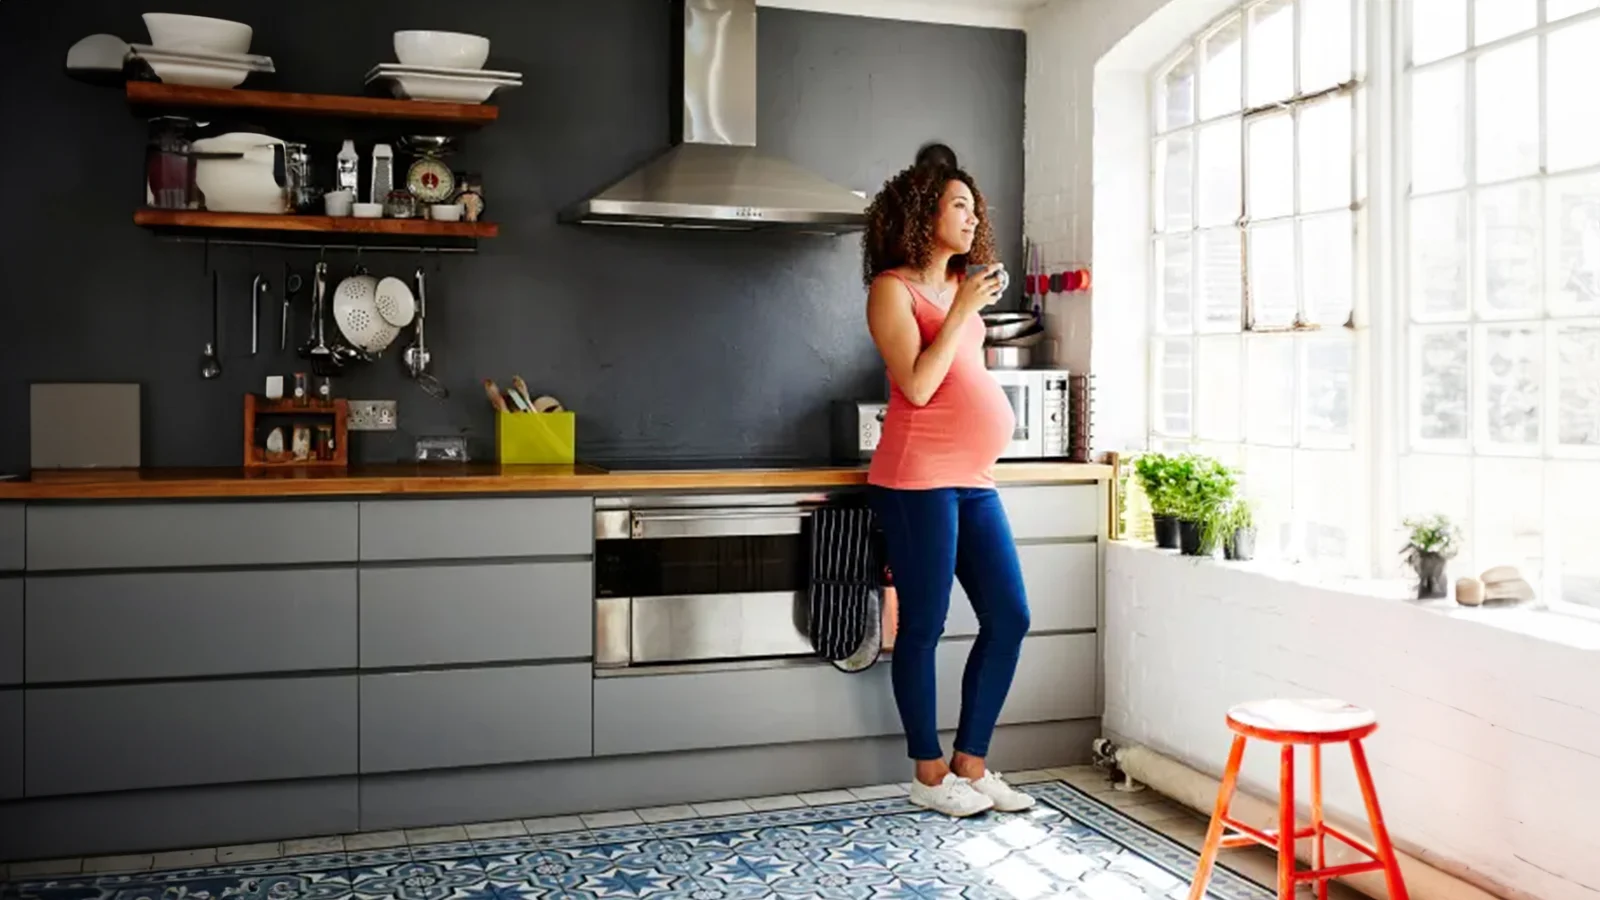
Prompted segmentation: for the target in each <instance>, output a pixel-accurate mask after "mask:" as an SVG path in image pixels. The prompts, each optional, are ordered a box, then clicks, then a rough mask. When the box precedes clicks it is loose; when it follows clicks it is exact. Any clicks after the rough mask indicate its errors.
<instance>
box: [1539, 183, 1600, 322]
mask: <svg viewBox="0 0 1600 900" xmlns="http://www.w3.org/2000/svg"><path fill="white" fill-rule="evenodd" d="M1549 184H1550V187H1549V190H1550V193H1549V200H1548V202H1547V204H1546V206H1545V213H1546V215H1547V216H1548V222H1549V225H1548V228H1549V230H1548V231H1547V232H1546V234H1547V235H1548V239H1547V243H1548V246H1547V248H1546V250H1547V252H1548V255H1549V257H1550V269H1549V272H1548V278H1549V280H1548V282H1546V286H1547V287H1548V289H1549V291H1550V306H1551V311H1552V312H1554V313H1558V314H1560V313H1567V314H1572V313H1582V314H1586V315H1594V314H1596V313H1600V175H1580V176H1575V177H1571V178H1556V179H1551V181H1550V183H1549Z"/></svg>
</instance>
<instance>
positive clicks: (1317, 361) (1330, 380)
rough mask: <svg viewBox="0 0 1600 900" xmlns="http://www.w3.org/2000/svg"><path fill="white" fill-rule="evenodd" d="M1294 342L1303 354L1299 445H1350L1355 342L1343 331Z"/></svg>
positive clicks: (1298, 336) (1309, 335) (1297, 338)
mask: <svg viewBox="0 0 1600 900" xmlns="http://www.w3.org/2000/svg"><path fill="white" fill-rule="evenodd" d="M1294 341H1295V342H1296V343H1298V344H1299V345H1300V352H1301V369H1300V372H1301V375H1300V442H1301V443H1302V444H1305V445H1309V446H1313V447H1348V446H1350V415H1351V413H1350V407H1351V403H1352V400H1351V398H1352V397H1353V396H1354V393H1355V388H1354V385H1353V384H1352V377H1353V372H1354V371H1355V341H1354V340H1353V339H1352V338H1351V336H1350V335H1348V334H1345V333H1342V332H1334V333H1331V334H1304V335H1297V336H1296V337H1295V338H1294Z"/></svg>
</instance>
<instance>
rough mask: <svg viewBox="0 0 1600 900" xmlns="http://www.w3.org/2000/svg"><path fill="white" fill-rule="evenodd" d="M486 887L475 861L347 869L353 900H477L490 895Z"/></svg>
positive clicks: (412, 862) (414, 862)
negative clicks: (348, 870) (354, 899)
mask: <svg viewBox="0 0 1600 900" xmlns="http://www.w3.org/2000/svg"><path fill="white" fill-rule="evenodd" d="M488 884H489V877H488V875H487V874H486V873H485V872H484V867H483V864H482V863H481V862H479V861H478V860H477V859H476V858H473V859H454V860H426V861H417V860H408V861H406V862H399V863H389V864H384V865H371V866H352V867H351V868H350V887H351V891H352V892H353V893H354V895H355V898H356V900H389V898H394V900H476V898H488V897H490V896H491V895H492V893H493V892H492V891H490V890H489V886H488Z"/></svg>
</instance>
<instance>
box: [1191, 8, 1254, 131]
mask: <svg viewBox="0 0 1600 900" xmlns="http://www.w3.org/2000/svg"><path fill="white" fill-rule="evenodd" d="M1200 48H1201V53H1202V54H1203V56H1204V57H1205V68H1204V69H1203V70H1202V71H1201V73H1200V118H1202V119H1210V118H1214V117H1216V116H1220V115H1222V114H1224V113H1231V112H1234V111H1236V110H1238V109H1239V91H1240V86H1241V79H1242V78H1243V70H1242V67H1241V66H1240V57H1241V55H1242V54H1243V52H1244V48H1243V46H1241V44H1240V28H1239V17H1238V16H1234V17H1233V18H1231V19H1229V20H1228V21H1226V22H1224V23H1222V25H1221V26H1219V27H1218V28H1217V30H1216V31H1215V32H1212V34H1211V35H1210V36H1209V37H1207V38H1206V39H1205V40H1204V41H1203V42H1201V45H1200Z"/></svg>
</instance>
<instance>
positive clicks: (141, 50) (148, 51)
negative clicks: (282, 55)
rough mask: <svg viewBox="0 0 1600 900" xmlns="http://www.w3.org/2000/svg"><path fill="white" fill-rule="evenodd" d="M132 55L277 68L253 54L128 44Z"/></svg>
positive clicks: (258, 69)
mask: <svg viewBox="0 0 1600 900" xmlns="http://www.w3.org/2000/svg"><path fill="white" fill-rule="evenodd" d="M128 48H129V49H130V50H132V51H133V55H134V56H137V57H139V58H141V59H149V58H151V57H156V58H158V59H165V60H168V61H170V62H185V63H213V64H217V65H226V66H248V67H250V68H251V69H252V70H253V71H256V72H275V71H277V68H276V67H275V66H274V65H273V63H272V57H270V56H257V55H255V54H253V53H196V52H192V51H189V50H166V49H163V48H161V47H152V46H150V45H149V44H129V45H128Z"/></svg>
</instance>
